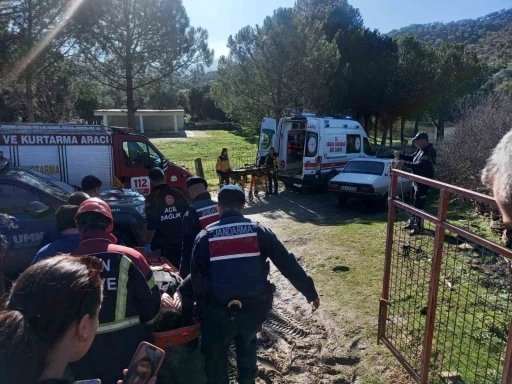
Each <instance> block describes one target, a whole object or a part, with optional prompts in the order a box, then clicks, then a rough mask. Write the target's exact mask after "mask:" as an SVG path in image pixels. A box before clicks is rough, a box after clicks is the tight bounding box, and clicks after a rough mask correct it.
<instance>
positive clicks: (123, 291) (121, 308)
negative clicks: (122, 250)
mask: <svg viewBox="0 0 512 384" xmlns="http://www.w3.org/2000/svg"><path fill="white" fill-rule="evenodd" d="M131 263H132V262H131V260H130V259H129V258H127V257H126V256H124V255H123V256H122V257H121V262H120V263H119V277H118V279H117V284H118V286H117V300H116V317H115V322H118V321H121V320H124V319H125V317H126V298H127V296H128V287H127V285H128V271H129V269H130V264H131Z"/></svg>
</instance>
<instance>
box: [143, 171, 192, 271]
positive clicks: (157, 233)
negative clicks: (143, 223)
mask: <svg viewBox="0 0 512 384" xmlns="http://www.w3.org/2000/svg"><path fill="white" fill-rule="evenodd" d="M148 176H149V180H150V181H151V187H152V190H151V193H150V194H149V195H148V197H147V198H146V218H147V231H146V245H145V247H144V252H145V253H146V255H147V254H149V251H150V250H153V251H154V250H157V249H159V250H160V251H161V252H162V256H163V257H166V258H167V259H168V260H169V261H170V262H171V264H172V265H174V266H175V267H176V268H179V266H180V260H181V241H182V239H181V228H182V223H183V216H184V215H185V212H187V209H188V207H189V206H190V204H189V202H188V200H187V198H186V197H185V196H184V195H183V193H181V192H180V191H179V190H178V189H176V188H173V187H171V186H170V185H169V184H167V182H166V181H165V173H164V171H163V170H162V169H161V168H153V169H152V170H150V171H149V173H148Z"/></svg>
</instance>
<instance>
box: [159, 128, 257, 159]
mask: <svg viewBox="0 0 512 384" xmlns="http://www.w3.org/2000/svg"><path fill="white" fill-rule="evenodd" d="M192 132H194V131H192ZM201 132H205V135H206V136H203V135H202V134H201V135H200V133H198V132H197V131H196V132H194V133H195V134H196V137H190V138H187V139H152V140H151V141H152V142H153V143H154V144H155V145H156V146H157V147H158V149H160V151H162V153H163V154H164V155H165V156H166V157H167V158H168V159H170V160H171V161H173V162H176V163H179V162H180V161H193V160H194V159H197V158H198V157H200V158H202V159H206V160H208V159H210V160H215V159H216V158H217V157H218V156H219V155H220V151H221V149H222V148H227V149H228V150H229V156H230V157H233V158H235V157H247V156H254V157H255V156H256V151H257V146H256V142H257V137H256V136H255V135H254V134H252V135H250V132H247V131H244V132H246V133H247V136H243V135H242V134H241V133H237V132H231V131H201Z"/></svg>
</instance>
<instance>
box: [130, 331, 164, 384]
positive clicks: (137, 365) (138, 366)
mask: <svg viewBox="0 0 512 384" xmlns="http://www.w3.org/2000/svg"><path fill="white" fill-rule="evenodd" d="M164 357H165V352H164V351H163V350H162V349H160V348H158V347H155V346H154V345H153V344H149V343H146V342H145V341H144V342H142V343H140V345H139V348H137V351H136V352H135V355H133V359H132V362H131V363H130V366H129V367H128V372H127V373H126V376H125V377H124V379H123V384H147V383H148V381H149V379H151V378H152V377H154V376H156V375H157V373H158V370H159V369H160V366H161V365H162V362H163V361H164Z"/></svg>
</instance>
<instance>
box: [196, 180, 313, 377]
mask: <svg viewBox="0 0 512 384" xmlns="http://www.w3.org/2000/svg"><path fill="white" fill-rule="evenodd" d="M218 198H219V204H218V206H219V213H220V221H218V222H217V223H214V224H211V225H209V226H207V227H206V229H205V230H203V231H202V232H201V233H200V234H199V235H198V236H197V238H196V241H195V243H194V250H193V251H192V261H191V263H190V273H191V278H192V283H193V286H194V293H195V295H196V299H197V301H198V307H199V313H200V316H199V319H200V322H201V335H202V350H203V354H204V356H205V361H206V376H207V380H208V384H228V383H229V379H228V375H227V363H228V351H229V347H230V345H231V343H232V342H233V341H234V342H235V346H236V355H237V367H238V382H239V383H240V384H254V381H255V378H256V374H257V368H256V334H257V333H258V331H259V330H260V328H261V326H262V324H263V322H264V321H265V320H266V318H267V316H268V314H269V311H270V310H271V308H272V296H273V290H274V289H273V286H272V285H271V284H270V282H269V281H267V276H268V274H269V270H270V265H269V262H268V260H267V259H270V260H271V261H272V263H273V264H274V265H275V266H276V267H277V269H279V271H280V272H281V273H282V274H283V275H284V276H285V277H286V278H287V279H288V280H290V282H291V283H292V284H293V286H294V287H295V288H296V289H297V290H298V291H299V292H301V293H302V294H303V295H304V296H305V297H306V300H307V301H308V302H309V303H311V306H312V308H313V311H315V310H316V309H317V308H318V307H319V306H320V299H319V297H318V293H317V292H316V289H315V285H314V283H313V280H312V279H311V277H309V276H308V275H306V273H305V272H304V270H303V269H302V267H301V266H300V265H299V263H298V262H297V260H296V259H295V256H293V254H291V253H289V252H288V251H287V250H286V248H285V247H284V246H283V244H281V242H280V241H279V240H278V239H277V237H276V236H275V235H274V234H273V233H272V231H271V230H270V229H268V228H266V227H265V226H263V225H262V224H260V223H257V222H253V221H251V220H250V219H247V218H245V217H244V216H243V215H242V210H243V208H244V205H245V195H244V193H243V191H242V190H241V189H240V188H239V187H238V186H235V185H227V186H225V187H224V188H222V189H221V190H220V192H219V196H218Z"/></svg>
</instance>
